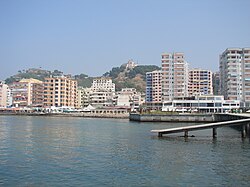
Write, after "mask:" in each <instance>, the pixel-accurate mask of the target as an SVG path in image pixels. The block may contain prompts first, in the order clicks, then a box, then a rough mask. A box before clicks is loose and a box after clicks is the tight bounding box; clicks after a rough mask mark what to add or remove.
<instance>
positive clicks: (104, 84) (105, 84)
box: [91, 77, 115, 92]
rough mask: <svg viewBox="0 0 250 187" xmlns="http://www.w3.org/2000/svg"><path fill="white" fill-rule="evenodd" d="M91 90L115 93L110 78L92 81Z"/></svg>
mask: <svg viewBox="0 0 250 187" xmlns="http://www.w3.org/2000/svg"><path fill="white" fill-rule="evenodd" d="M91 90H92V91H105V92H107V91H108V92H115V84H114V83H113V82H112V79H111V78H104V77H102V78H97V79H94V80H93V82H92V86H91Z"/></svg>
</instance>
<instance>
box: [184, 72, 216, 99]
mask: <svg viewBox="0 0 250 187" xmlns="http://www.w3.org/2000/svg"><path fill="white" fill-rule="evenodd" d="M188 93H189V96H195V95H208V94H210V95H211V94H213V81H212V72H211V71H208V70H202V69H192V70H190V71H189V83H188Z"/></svg>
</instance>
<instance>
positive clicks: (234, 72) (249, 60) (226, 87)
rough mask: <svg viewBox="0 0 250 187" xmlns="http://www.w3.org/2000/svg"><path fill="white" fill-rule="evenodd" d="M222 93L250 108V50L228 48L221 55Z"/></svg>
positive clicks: (227, 97)
mask: <svg viewBox="0 0 250 187" xmlns="http://www.w3.org/2000/svg"><path fill="white" fill-rule="evenodd" d="M220 91H221V94H222V95H224V96H225V99H228V100H240V101H241V103H242V106H243V107H247V108H249V107H250V48H228V49H226V50H225V51H224V52H223V53H222V54H221V55H220Z"/></svg>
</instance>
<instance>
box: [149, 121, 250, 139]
mask: <svg viewBox="0 0 250 187" xmlns="http://www.w3.org/2000/svg"><path fill="white" fill-rule="evenodd" d="M249 124H250V118H247V119H238V120H231V121H222V122H216V123H209V124H203V125H193V126H185V127H178V128H170V129H162V130H151V132H152V133H158V137H162V136H163V134H172V133H179V132H184V137H188V132H189V131H196V130H203V129H212V130H213V131H212V134H213V137H214V138H215V137H216V136H217V128H218V127H224V126H231V125H241V126H242V133H241V134H242V137H243V138H245V137H246V134H247V133H249Z"/></svg>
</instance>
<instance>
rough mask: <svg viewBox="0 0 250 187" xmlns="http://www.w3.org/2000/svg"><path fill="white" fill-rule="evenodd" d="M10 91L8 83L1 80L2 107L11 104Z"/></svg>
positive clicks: (0, 100) (0, 95) (0, 97)
mask: <svg viewBox="0 0 250 187" xmlns="http://www.w3.org/2000/svg"><path fill="white" fill-rule="evenodd" d="M8 92H9V87H8V85H7V84H4V82H2V81H0V108H1V107H3V108H6V107H7V106H8V105H9V103H8Z"/></svg>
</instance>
